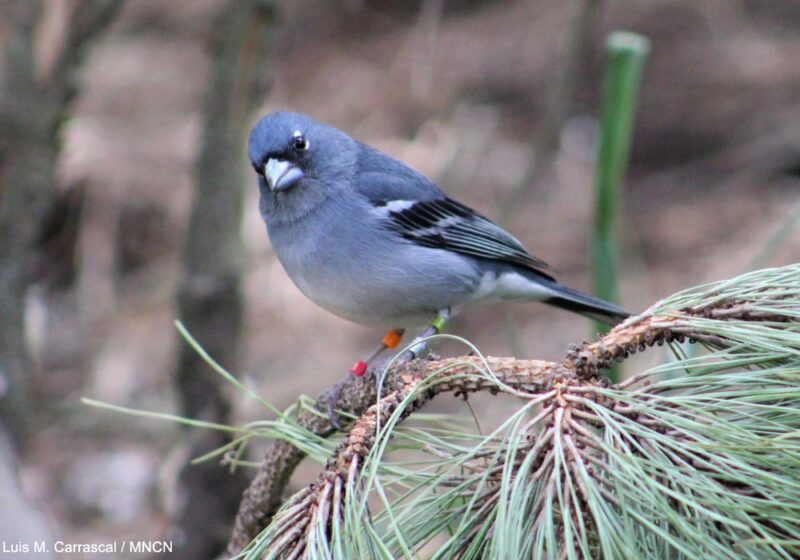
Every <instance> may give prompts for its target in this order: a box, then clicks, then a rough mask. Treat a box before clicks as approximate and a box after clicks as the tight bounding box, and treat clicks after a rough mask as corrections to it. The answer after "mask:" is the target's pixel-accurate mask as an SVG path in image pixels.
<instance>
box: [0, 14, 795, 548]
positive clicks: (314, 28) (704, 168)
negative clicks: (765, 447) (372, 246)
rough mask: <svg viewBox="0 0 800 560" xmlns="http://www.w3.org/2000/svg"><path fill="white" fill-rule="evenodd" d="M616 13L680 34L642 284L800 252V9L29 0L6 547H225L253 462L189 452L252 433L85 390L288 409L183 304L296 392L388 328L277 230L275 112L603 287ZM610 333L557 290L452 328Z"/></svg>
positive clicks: (4, 33)
mask: <svg viewBox="0 0 800 560" xmlns="http://www.w3.org/2000/svg"><path fill="white" fill-rule="evenodd" d="M616 29H628V30H632V31H636V32H638V33H640V34H642V35H644V36H646V37H647V38H649V39H650V41H651V43H652V50H651V53H650V55H649V58H648V59H647V62H646V65H645V68H644V74H643V81H642V86H641V91H640V98H639V99H640V103H639V109H638V113H637V117H636V125H635V132H634V139H633V148H632V159H631V169H630V173H629V176H628V180H627V182H626V185H625V188H624V194H623V195H622V196H621V197H620V201H619V203H620V208H621V209H620V216H619V224H618V226H619V227H618V234H619V239H620V247H619V254H620V270H619V276H620V288H619V292H620V300H621V303H622V304H623V305H624V306H625V307H627V308H629V309H630V310H632V311H641V310H643V309H644V308H646V307H647V306H649V305H650V304H651V303H653V302H655V301H656V300H657V299H660V298H662V297H664V296H666V295H669V294H670V293H672V292H674V291H677V290H680V289H682V288H687V287H690V286H693V285H697V284H701V283H704V282H707V281H711V280H715V279H720V278H724V277H728V276H732V275H735V274H739V273H741V272H744V271H746V270H750V269H753V268H757V267H763V266H770V265H779V264H786V263H789V262H793V261H796V260H797V255H798V250H799V249H800V238H798V235H794V234H793V230H792V226H793V225H794V223H793V220H794V217H795V216H796V215H798V214H800V207H798V206H797V204H796V202H797V200H798V198H799V197H800V3H798V2H788V1H785V2H774V1H769V0H707V1H704V2H695V1H693V0H651V1H648V2H641V1H636V0H615V1H613V2H612V1H604V0H572V1H563V0H518V1H511V0H509V1H501V0H421V1H407V2H391V1H388V0H343V1H341V2H325V3H323V2H315V1H314V0H293V1H289V0H285V1H275V2H264V1H262V0H171V1H170V2H162V1H159V0H0V390H2V395H3V398H2V399H1V400H0V418H1V419H2V429H1V430H0V431H1V432H2V437H0V540H5V541H8V542H10V543H16V542H23V543H32V542H33V541H34V540H48V542H53V541H55V540H63V541H66V542H73V543H93V542H94V543H105V542H109V541H112V540H114V539H117V540H120V539H133V540H168V541H172V542H174V543H175V547H176V548H175V550H174V552H173V553H172V554H169V555H168V556H169V557H175V558H178V557H180V558H193V559H202V558H213V557H215V556H216V555H217V554H218V553H219V552H220V551H221V550H222V548H221V547H222V546H223V545H224V543H225V542H226V539H227V537H228V536H229V530H230V526H231V522H232V519H233V515H234V514H235V511H236V505H237V504H238V501H239V498H240V495H241V491H242V489H243V488H244V487H245V485H246V483H247V479H248V476H249V474H248V473H247V472H246V471H244V470H239V471H237V474H236V475H233V476H232V475H230V474H229V473H228V470H227V469H226V468H224V467H221V466H219V464H218V463H217V462H216V461H211V462H209V463H207V464H205V465H202V466H196V467H188V466H187V462H188V461H189V459H191V458H192V457H196V456H199V455H201V454H202V453H204V452H206V451H208V450H210V449H213V448H214V447H215V446H217V445H220V444H222V443H224V441H225V440H224V438H223V437H222V436H219V435H217V434H211V435H209V434H208V433H204V432H197V431H189V430H186V429H183V428H181V427H180V426H178V425H176V424H172V423H166V422H157V421H155V420H148V419H140V418H131V417H130V416H123V415H115V414H111V413H109V412H107V411H103V410H98V409H95V408H90V407H87V406H85V405H83V404H81V402H80V398H81V397H84V396H86V397H91V398H95V399H98V400H102V401H106V402H110V403H114V404H119V405H123V406H128V407H134V408H139V409H144V410H151V411H160V412H169V413H175V414H181V415H185V416H191V417H194V418H200V419H204V420H210V421H215V422H223V423H239V422H245V421H250V420H256V419H260V418H264V417H266V416H267V413H266V412H265V411H264V410H263V409H261V408H260V407H258V406H257V405H255V404H254V403H253V402H252V401H248V400H247V399H245V398H243V397H242V396H241V395H240V394H238V393H235V392H233V391H229V390H228V389H227V388H223V387H221V386H220V383H219V380H218V378H217V377H216V376H215V374H213V373H212V372H211V370H210V369H209V368H208V366H206V365H204V364H203V363H202V362H200V361H199V360H197V359H196V358H195V357H194V355H193V354H192V353H191V352H190V351H187V350H186V345H185V344H184V343H182V342H181V341H180V340H179V337H178V335H177V333H176V331H175V329H174V326H173V321H174V320H175V319H176V318H181V319H182V320H184V321H185V323H186V324H187V327H188V328H189V330H190V331H192V332H193V333H194V334H195V336H197V338H198V339H199V340H200V341H201V343H203V344H204V346H205V347H206V348H207V349H208V350H209V351H210V353H211V354H212V355H213V356H215V357H216V358H217V359H219V360H220V362H221V363H222V364H223V365H225V366H226V367H228V368H229V369H230V370H231V371H232V372H234V373H235V374H236V375H237V376H238V377H239V378H241V379H244V380H245V381H246V383H247V384H248V385H249V386H251V387H253V388H255V389H256V390H257V391H258V392H259V393H260V394H261V395H262V396H263V397H264V398H265V399H267V400H268V401H270V402H271V403H273V404H274V405H276V406H278V407H281V408H282V407H286V406H288V405H289V404H291V403H292V402H293V401H294V400H295V399H296V397H297V396H298V395H299V394H301V393H305V394H309V395H316V394H318V393H320V392H321V391H322V390H324V389H326V388H327V387H328V386H330V385H331V384H332V383H334V382H335V381H338V380H339V379H340V378H341V377H342V376H344V375H345V373H346V372H347V369H348V368H349V366H350V365H351V364H352V362H353V361H354V360H355V359H356V358H359V357H361V356H362V355H363V354H364V353H366V352H368V351H369V350H371V349H372V347H373V346H374V345H375V343H376V341H377V340H378V338H379V337H380V336H382V335H383V333H382V332H381V333H376V332H372V331H370V330H369V329H366V328H363V327H359V326H356V325H352V324H349V323H346V322H344V321H343V320H340V319H338V318H336V317H334V316H332V315H329V314H327V313H326V312H325V311H323V310H321V309H319V308H317V307H316V306H315V305H314V304H312V303H311V302H309V301H307V300H306V299H305V298H304V297H303V296H302V295H301V294H300V292H299V291H298V290H297V289H296V288H295V287H294V286H293V285H292V284H291V282H290V281H289V279H288V277H287V276H286V275H285V273H284V272H283V270H282V269H281V267H280V264H279V263H278V261H277V260H276V257H275V255H274V253H273V252H272V250H271V249H270V246H269V242H268V240H267V237H266V233H265V229H264V226H263V223H262V222H261V219H260V217H259V215H258V211H257V189H256V183H255V179H254V177H253V174H252V170H251V169H250V167H249V165H248V163H247V162H246V160H245V158H244V152H243V148H244V145H245V142H246V135H247V132H248V130H249V127H250V126H252V124H253V123H254V122H255V120H256V119H257V118H258V116H260V115H262V114H264V113H266V112H268V111H272V110H276V109H291V110H297V111H302V112H306V113H308V114H310V115H312V116H313V117H315V118H317V119H319V120H323V121H327V122H329V123H331V124H333V125H335V126H337V127H339V128H342V129H343V130H345V131H347V132H348V133H350V134H351V135H352V136H354V137H356V138H358V139H360V140H362V141H365V142H367V143H369V144H372V145H374V146H376V147H378V148H380V149H382V150H384V151H386V152H388V153H390V154H391V155H393V156H395V157H397V158H399V159H401V160H403V161H405V162H407V163H408V164H410V165H411V166H413V167H415V168H417V169H418V170H420V171H422V172H423V173H425V174H427V175H428V176H429V177H431V178H432V179H433V180H435V181H436V182H438V183H439V185H440V186H442V187H443V188H444V189H445V190H446V191H447V192H448V193H449V194H450V195H451V196H453V197H454V198H456V199H459V200H461V201H463V202H465V203H467V204H468V205H470V206H473V207H474V208H476V209H477V210H479V211H480V212H482V213H484V214H486V215H487V216H489V217H491V218H493V219H495V220H497V221H498V222H499V223H501V224H502V225H503V226H505V227H507V228H509V229H510V231H512V232H514V234H515V235H516V236H517V237H518V238H520V239H521V240H522V241H523V243H524V244H525V245H526V246H527V247H528V249H529V250H530V251H531V253H532V254H534V255H536V256H538V257H540V258H542V259H544V260H545V261H547V262H548V263H550V264H551V265H553V266H554V267H555V268H556V269H557V270H559V271H560V279H561V280H563V281H564V282H565V283H567V284H569V285H571V286H574V287H576V288H580V289H584V290H590V289H591V288H590V287H591V279H590V277H589V267H588V264H589V253H588V248H589V246H590V236H591V232H592V221H593V218H592V215H593V205H594V194H593V193H594V186H593V183H594V154H595V150H596V137H597V134H596V130H597V124H596V123H597V116H598V111H599V105H600V104H599V100H600V92H601V90H602V76H603V68H604V66H603V62H604V59H603V42H604V40H605V37H606V36H607V35H608V33H609V32H611V31H612V30H616ZM591 328H592V326H591V324H590V323H589V322H588V321H587V320H585V319H583V318H581V317H578V316H573V315H570V314H566V313H563V312H559V311H557V310H552V309H549V308H545V307H544V306H539V305H534V304H531V305H501V306H497V307H487V308H481V309H478V310H475V311H473V312H471V313H468V314H465V315H464V316H462V317H459V318H458V319H457V320H456V321H454V322H453V323H451V328H450V331H451V332H455V333H457V334H459V335H461V336H464V337H466V338H468V339H469V340H471V341H472V342H474V343H475V344H476V345H478V346H479V348H480V349H481V350H482V351H483V352H485V353H487V354H491V355H517V356H519V357H535V358H542V359H558V358H559V357H561V356H562V355H563V352H564V351H565V349H566V347H567V346H568V344H570V343H572V342H580V341H582V340H584V339H586V338H587V337H589V336H591V335H592V332H591ZM440 352H442V353H457V352H463V348H461V347H459V346H458V345H456V344H454V343H452V344H448V345H444V346H442V347H440ZM652 359H658V357H656V358H652ZM439 406H440V410H448V409H449V407H452V409H453V410H456V409H458V410H461V409H462V408H461V407H457V406H456V405H455V404H454V403H443V404H441V405H439ZM250 451H251V453H252V458H253V460H255V461H257V460H258V459H259V449H258V448H257V446H255V447H253V448H252V449H251V450H250ZM313 472H315V467H314V466H313V465H311V466H305V467H303V468H301V469H300V470H299V471H298V473H297V480H298V484H301V483H303V482H304V481H306V480H309V479H310V478H311V476H312V473H313ZM45 556H47V555H43V556H42V557H45ZM95 557H97V558H99V557H108V555H107V554H105V555H104V554H95V555H92V554H88V553H87V554H73V555H70V556H69V558H95Z"/></svg>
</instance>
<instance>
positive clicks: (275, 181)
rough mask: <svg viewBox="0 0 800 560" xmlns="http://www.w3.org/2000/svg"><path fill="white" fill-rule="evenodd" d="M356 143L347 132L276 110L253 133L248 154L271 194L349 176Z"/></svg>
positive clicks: (305, 117) (298, 115)
mask: <svg viewBox="0 0 800 560" xmlns="http://www.w3.org/2000/svg"><path fill="white" fill-rule="evenodd" d="M356 150H357V147H356V143H355V142H354V141H353V140H352V139H351V138H350V137H349V136H347V135H346V134H345V133H343V132H341V131H340V130H337V129H335V128H333V127H331V126H328V125H326V124H323V123H320V122H317V121H315V120H313V119H312V118H310V117H307V116H306V115H302V114H299V113H289V112H286V111H277V112H274V113H270V114H269V115H267V116H265V117H264V118H262V119H261V120H260V121H259V122H258V124H256V126H255V128H254V129H253V131H252V132H251V133H250V141H249V144H248V156H249V157H250V163H251V164H252V166H253V169H255V172H256V173H257V174H258V175H259V176H260V178H261V179H262V180H263V185H262V187H266V188H267V189H268V190H269V191H270V192H272V193H288V192H289V191H290V190H292V191H293V190H302V189H305V188H313V187H314V186H315V185H314V184H315V183H323V184H324V186H327V187H329V186H330V183H334V182H337V181H341V180H343V179H344V180H346V179H347V177H346V176H347V174H348V173H351V172H352V169H353V164H354V162H355V157H356Z"/></svg>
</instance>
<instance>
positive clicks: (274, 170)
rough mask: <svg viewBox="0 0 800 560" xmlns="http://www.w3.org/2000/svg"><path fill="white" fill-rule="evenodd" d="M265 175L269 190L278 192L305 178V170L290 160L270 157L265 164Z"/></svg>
mask: <svg viewBox="0 0 800 560" xmlns="http://www.w3.org/2000/svg"><path fill="white" fill-rule="evenodd" d="M264 177H266V179H267V184H268V185H269V190H271V191H272V192H276V191H283V190H286V189H288V188H289V187H291V186H292V185H294V184H295V183H297V181H299V180H300V179H302V178H303V172H302V171H301V170H300V168H299V167H297V166H296V165H295V164H293V163H292V162H290V161H287V160H285V159H277V158H270V159H268V160H267V163H266V165H264Z"/></svg>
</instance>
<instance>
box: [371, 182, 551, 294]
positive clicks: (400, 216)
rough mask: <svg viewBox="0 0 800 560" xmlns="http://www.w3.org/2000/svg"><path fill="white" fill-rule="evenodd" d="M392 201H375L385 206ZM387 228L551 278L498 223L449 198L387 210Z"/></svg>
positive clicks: (438, 246)
mask: <svg viewBox="0 0 800 560" xmlns="http://www.w3.org/2000/svg"><path fill="white" fill-rule="evenodd" d="M390 202H391V201H387V200H384V201H376V206H378V207H387V206H388V204H389V203H390ZM388 218H389V224H390V226H389V227H390V228H391V229H393V230H394V231H396V232H397V233H398V234H400V235H402V236H403V238H404V239H407V240H409V241H412V242H414V243H417V244H419V245H422V246H424V247H431V248H436V249H447V250H449V251H455V252H457V253H461V254H464V255H469V256H472V257H478V258H483V259H489V260H496V261H503V262H508V263H512V264H516V265H520V266H523V267H525V268H527V269H529V270H532V271H534V272H537V273H538V274H540V275H542V276H544V277H545V278H549V279H551V280H553V277H552V273H553V272H554V271H553V269H552V268H551V267H550V266H549V265H548V264H547V263H545V262H544V261H542V260H540V259H537V258H536V257H533V256H531V255H529V254H528V252H527V251H526V250H525V248H524V247H523V246H522V244H521V243H520V242H519V241H518V240H517V239H515V238H514V237H512V236H511V235H510V234H508V233H506V232H505V231H504V230H503V229H502V228H500V226H498V225H496V224H495V223H494V222H492V221H491V220H489V219H488V218H486V217H484V216H482V215H480V214H478V213H477V212H475V211H474V210H472V209H471V208H469V207H468V206H465V205H463V204H461V203H460V202H456V201H455V200H452V199H450V198H446V197H445V198H436V199H433V200H423V201H417V202H414V203H413V204H411V205H410V206H407V207H404V208H399V207H398V209H397V210H389V211H388Z"/></svg>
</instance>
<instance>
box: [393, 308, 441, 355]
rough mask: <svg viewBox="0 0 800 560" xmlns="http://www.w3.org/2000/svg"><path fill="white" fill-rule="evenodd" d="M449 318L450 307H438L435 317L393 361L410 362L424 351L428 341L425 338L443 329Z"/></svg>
mask: <svg viewBox="0 0 800 560" xmlns="http://www.w3.org/2000/svg"><path fill="white" fill-rule="evenodd" d="M449 320H450V308H449V307H445V308H444V309H440V310H439V311H438V312H437V313H436V318H435V319H434V320H433V321H431V324H430V325H428V327H427V328H426V329H425V330H424V331H422V332H421V333H420V334H419V335H418V336H417V337H416V338H415V339H414V340H413V341H412V343H411V347H410V348H409V349H408V350H406V351H405V352H403V353H402V354H401V355H400V356H399V357H398V358H397V360H396V361H395V363H399V364H404V363H406V362H410V361H411V360H413V359H414V358H416V357H418V356H419V355H420V354H422V352H424V351H425V348H427V346H428V343H427V342H426V341H425V339H426V338H428V337H431V336H433V335H435V334H439V333H441V332H442V331H443V330H444V326H445V325H446V324H447V321H449Z"/></svg>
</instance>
